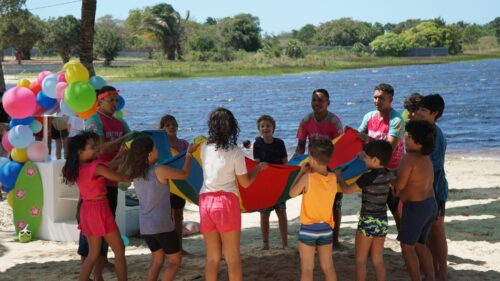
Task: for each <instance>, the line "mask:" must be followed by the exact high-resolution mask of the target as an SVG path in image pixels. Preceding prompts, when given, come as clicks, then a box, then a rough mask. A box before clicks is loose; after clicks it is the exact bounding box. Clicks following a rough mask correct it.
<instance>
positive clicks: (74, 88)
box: [64, 71, 96, 112]
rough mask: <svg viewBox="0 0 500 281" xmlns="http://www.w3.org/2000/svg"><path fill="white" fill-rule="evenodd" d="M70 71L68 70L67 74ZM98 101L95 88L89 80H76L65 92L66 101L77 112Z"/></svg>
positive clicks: (85, 109)
mask: <svg viewBox="0 0 500 281" xmlns="http://www.w3.org/2000/svg"><path fill="white" fill-rule="evenodd" d="M67 73H68V71H66V74H67ZM95 101H96V93H95V90H94V88H92V86H91V85H90V84H89V83H87V82H80V81H79V82H74V83H71V84H69V85H68V87H67V88H66V91H65V93H64V102H65V103H66V105H68V107H69V108H70V109H71V110H73V111H75V112H84V111H87V110H89V109H90V108H91V107H92V106H93V105H94V103H95Z"/></svg>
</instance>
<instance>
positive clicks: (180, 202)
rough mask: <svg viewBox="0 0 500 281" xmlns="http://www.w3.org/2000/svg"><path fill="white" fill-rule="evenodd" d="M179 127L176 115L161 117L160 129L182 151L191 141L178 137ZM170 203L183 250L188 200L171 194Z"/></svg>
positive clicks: (173, 145) (174, 146)
mask: <svg viewBox="0 0 500 281" xmlns="http://www.w3.org/2000/svg"><path fill="white" fill-rule="evenodd" d="M178 129H179V125H178V124H177V120H176V119H175V117H174V116H172V115H169V114H167V115H165V116H163V117H162V118H161V120H160V130H165V132H166V133H167V136H168V142H169V143H170V146H171V147H173V148H174V149H175V150H177V151H178V152H182V151H185V150H187V148H188V146H189V143H188V142H187V141H186V140H184V139H179V138H177V130H178ZM170 204H171V206H172V217H173V219H174V223H175V231H176V233H177V237H178V238H179V243H180V245H181V250H182V229H183V221H184V207H185V206H186V200H184V199H183V198H182V197H180V196H177V195H175V194H170Z"/></svg>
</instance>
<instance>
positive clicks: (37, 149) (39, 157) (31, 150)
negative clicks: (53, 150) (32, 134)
mask: <svg viewBox="0 0 500 281" xmlns="http://www.w3.org/2000/svg"><path fill="white" fill-rule="evenodd" d="M27 154H28V158H29V159H30V160H31V161H33V162H44V161H45V160H47V158H48V157H49V148H48V147H47V145H45V143H44V142H41V141H35V142H33V143H32V144H31V145H30V146H28V150H27Z"/></svg>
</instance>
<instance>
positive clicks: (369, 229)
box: [358, 216, 389, 237]
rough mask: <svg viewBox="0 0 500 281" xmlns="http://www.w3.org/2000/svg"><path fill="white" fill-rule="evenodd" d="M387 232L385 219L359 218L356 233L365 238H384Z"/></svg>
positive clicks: (387, 227)
mask: <svg viewBox="0 0 500 281" xmlns="http://www.w3.org/2000/svg"><path fill="white" fill-rule="evenodd" d="M388 230H389V222H388V220H387V216H386V217H380V218H376V217H372V216H359V222H358V231H359V232H360V233H361V234H363V235H364V236H366V237H385V236H387V231H388Z"/></svg>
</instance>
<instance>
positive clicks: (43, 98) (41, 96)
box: [36, 90, 57, 109]
mask: <svg viewBox="0 0 500 281" xmlns="http://www.w3.org/2000/svg"><path fill="white" fill-rule="evenodd" d="M56 101H57V100H56V99H53V98H50V97H48V96H47V95H45V92H44V91H43V90H42V91H41V92H40V93H38V95H36V103H37V104H38V105H39V106H40V107H41V108H43V109H50V108H52V107H53V106H54V104H56Z"/></svg>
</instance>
